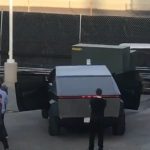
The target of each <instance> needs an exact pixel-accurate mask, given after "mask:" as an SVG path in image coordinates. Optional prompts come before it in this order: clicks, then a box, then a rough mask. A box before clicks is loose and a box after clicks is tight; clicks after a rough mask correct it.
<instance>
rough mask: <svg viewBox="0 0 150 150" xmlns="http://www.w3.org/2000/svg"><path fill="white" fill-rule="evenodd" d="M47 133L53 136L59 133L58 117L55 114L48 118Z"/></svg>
mask: <svg viewBox="0 0 150 150" xmlns="http://www.w3.org/2000/svg"><path fill="white" fill-rule="evenodd" d="M48 132H49V135H51V136H55V135H59V134H60V119H59V117H57V116H52V117H50V118H49V127H48Z"/></svg>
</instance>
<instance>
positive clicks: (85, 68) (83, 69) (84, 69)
mask: <svg viewBox="0 0 150 150" xmlns="http://www.w3.org/2000/svg"><path fill="white" fill-rule="evenodd" d="M56 76H111V73H110V71H109V70H108V69H107V67H106V66H105V65H78V66H56Z"/></svg>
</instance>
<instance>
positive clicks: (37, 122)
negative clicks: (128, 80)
mask: <svg viewBox="0 0 150 150" xmlns="http://www.w3.org/2000/svg"><path fill="white" fill-rule="evenodd" d="M10 108H11V107H10V106H9V109H10ZM149 116H150V95H143V96H142V98H141V105H140V108H139V110H137V111H132V110H126V133H125V135H124V136H114V135H112V133H111V129H110V128H107V129H106V130H105V138H104V150H149V149H150V142H149V141H150V132H149V127H150V121H149V120H150V118H149ZM5 124H6V127H7V130H8V134H9V138H8V141H9V145H10V150H50V149H51V150H87V149H88V130H85V131H84V132H81V131H80V130H67V129H62V134H61V135H60V136H49V134H48V120H45V119H42V117H41V112H40V111H28V112H17V111H15V110H9V111H8V112H7V113H6V116H5ZM96 146H97V143H96ZM96 148H97V147H96ZM1 149H2V145H1V143H0V150H1Z"/></svg>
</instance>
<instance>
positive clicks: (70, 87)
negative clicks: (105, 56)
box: [16, 65, 125, 135]
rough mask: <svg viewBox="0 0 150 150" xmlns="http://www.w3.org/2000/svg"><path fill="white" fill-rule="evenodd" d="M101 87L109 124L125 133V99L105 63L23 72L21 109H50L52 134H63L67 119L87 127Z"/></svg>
mask: <svg viewBox="0 0 150 150" xmlns="http://www.w3.org/2000/svg"><path fill="white" fill-rule="evenodd" d="M97 88H101V89H102V90H103V97H104V98H105V99H106V101H107V106H106V109H105V124H106V126H112V131H113V134H115V135H123V134H124V132H125V113H124V102H123V100H122V96H121V93H120V91H119V89H118V86H117V84H116V82H115V80H114V78H113V77H112V75H111V73H110V71H109V70H108V68H107V67H106V66H104V65H77V66H56V67H55V68H54V69H53V70H52V71H51V72H50V74H49V75H48V76H45V75H43V74H34V73H27V72H20V73H18V82H17V83H16V97H17V104H18V108H19V110H20V111H27V110H36V109H42V110H45V111H46V110H47V114H48V116H47V117H48V119H49V134H50V135H59V133H60V129H61V126H64V125H65V124H67V123H69V124H71V123H77V124H78V125H81V126H82V127H84V121H85V120H86V118H89V117H90V111H91V110H90V107H89V100H90V99H91V98H93V97H95V90H96V89H97ZM43 116H44V114H43ZM45 117H46V116H45Z"/></svg>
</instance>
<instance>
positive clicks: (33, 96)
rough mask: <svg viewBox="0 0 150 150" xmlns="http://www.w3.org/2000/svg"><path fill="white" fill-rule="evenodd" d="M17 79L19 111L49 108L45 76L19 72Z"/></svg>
mask: <svg viewBox="0 0 150 150" xmlns="http://www.w3.org/2000/svg"><path fill="white" fill-rule="evenodd" d="M17 78H18V81H17V83H16V85H15V88H16V99H17V105H18V109H19V111H27V110H37V109H45V108H47V107H48V106H49V103H48V99H49V98H48V97H49V95H48V83H47V82H46V81H45V75H41V74H33V73H27V72H19V73H18V77H17Z"/></svg>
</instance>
